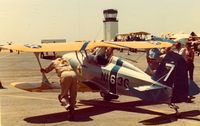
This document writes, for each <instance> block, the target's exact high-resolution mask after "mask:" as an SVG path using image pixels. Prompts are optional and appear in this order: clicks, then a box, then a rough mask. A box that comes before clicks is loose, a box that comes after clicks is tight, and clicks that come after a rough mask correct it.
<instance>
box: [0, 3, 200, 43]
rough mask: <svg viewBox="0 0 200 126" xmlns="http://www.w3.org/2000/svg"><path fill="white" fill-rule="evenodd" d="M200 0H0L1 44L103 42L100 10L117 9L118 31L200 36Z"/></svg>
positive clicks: (101, 11) (101, 13)
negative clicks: (194, 34) (44, 40)
mask: <svg viewBox="0 0 200 126" xmlns="http://www.w3.org/2000/svg"><path fill="white" fill-rule="evenodd" d="M199 5H200V0H123V1H122V0H0V44H2V43H6V42H10V41H12V42H15V43H40V42H41V40H42V39H66V40H67V41H77V40H101V39H103V38H104V37H103V20H104V17H103V10H105V9H117V10H118V16H117V18H118V20H119V22H118V25H119V33H129V32H137V31H146V32H149V33H152V34H154V35H160V34H162V33H166V32H175V33H176V32H185V33H190V32H191V31H194V32H197V33H198V32H200V16H199V15H200V14H199V13H200V7H199Z"/></svg>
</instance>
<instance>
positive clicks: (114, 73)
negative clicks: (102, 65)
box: [109, 59, 123, 94]
mask: <svg viewBox="0 0 200 126" xmlns="http://www.w3.org/2000/svg"><path fill="white" fill-rule="evenodd" d="M122 64H123V62H122V61H121V60H120V59H118V60H117V62H116V65H115V66H114V67H113V68H112V70H111V72H110V79H109V80H110V82H109V86H110V92H112V93H114V94H116V93H117V92H116V90H117V87H116V85H117V82H116V81H117V73H118V71H119V69H120V68H121V66H122ZM113 77H114V78H113ZM113 79H114V80H113ZM111 81H112V82H111Z"/></svg>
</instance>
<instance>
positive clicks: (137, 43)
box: [96, 41, 172, 49]
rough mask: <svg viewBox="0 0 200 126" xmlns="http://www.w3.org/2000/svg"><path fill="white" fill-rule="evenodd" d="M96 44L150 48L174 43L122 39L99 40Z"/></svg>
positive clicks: (114, 46)
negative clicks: (117, 40) (115, 40)
mask: <svg viewBox="0 0 200 126" xmlns="http://www.w3.org/2000/svg"><path fill="white" fill-rule="evenodd" d="M96 46H104V47H113V48H137V49H148V48H163V47H171V46H172V44H171V43H169V42H158V41H129V42H127V41H124V42H122V41H120V42H99V43H97V45H96Z"/></svg>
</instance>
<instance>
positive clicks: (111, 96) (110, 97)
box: [100, 92, 119, 101]
mask: <svg viewBox="0 0 200 126" xmlns="http://www.w3.org/2000/svg"><path fill="white" fill-rule="evenodd" d="M100 95H101V97H103V100H104V101H111V100H112V99H118V98H119V96H118V95H111V94H107V93H104V92H100Z"/></svg>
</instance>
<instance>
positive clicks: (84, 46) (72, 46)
mask: <svg viewBox="0 0 200 126" xmlns="http://www.w3.org/2000/svg"><path fill="white" fill-rule="evenodd" d="M170 46H172V44H170V43H167V42H151V41H137V42H136V41H130V42H127V41H125V42H67V43H48V44H12V45H5V46H2V48H6V49H12V50H17V51H24V52H52V51H55V52H61V51H81V50H88V49H93V48H95V47H112V48H162V47H170Z"/></svg>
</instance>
